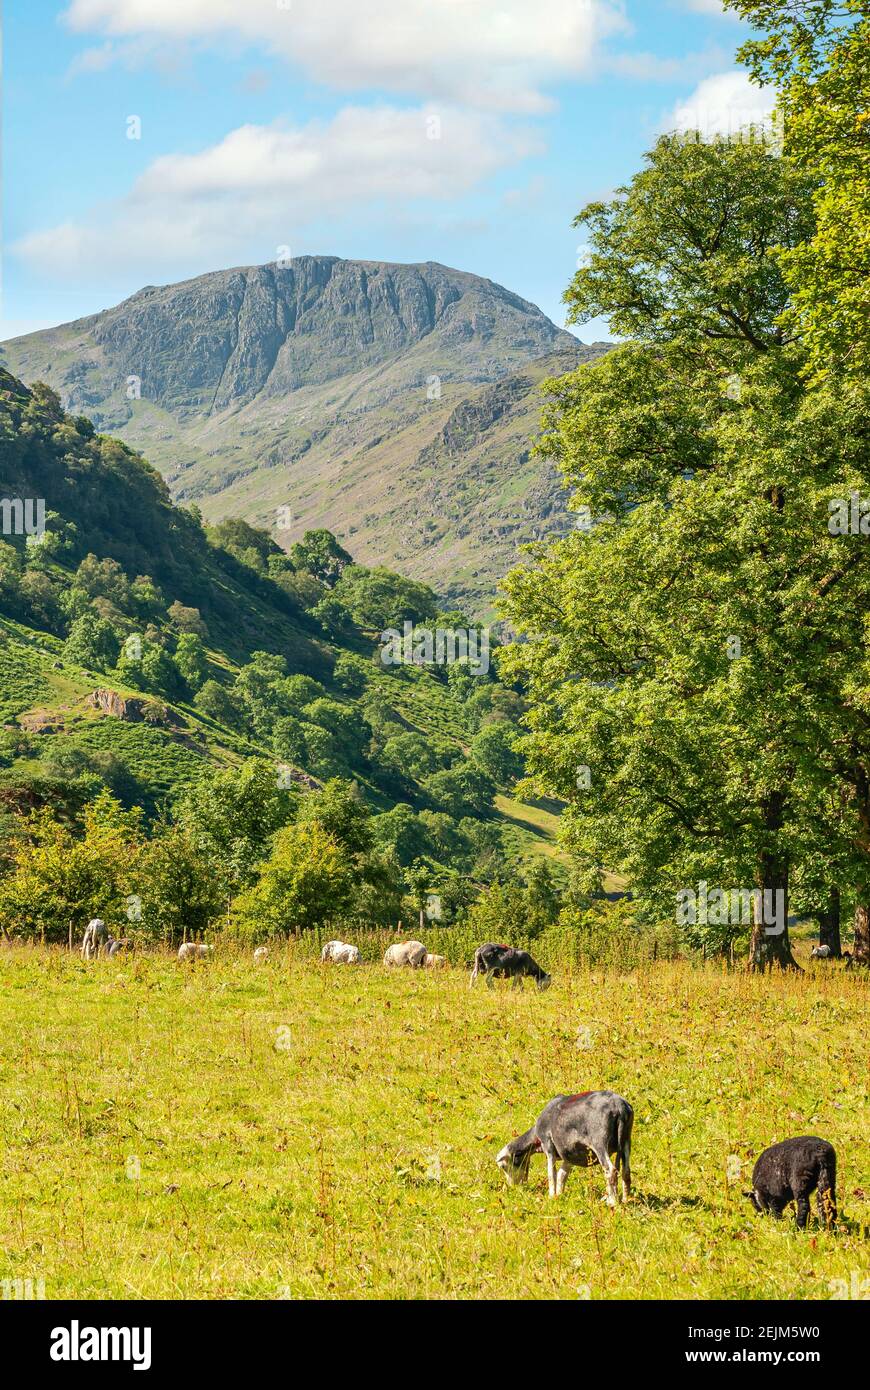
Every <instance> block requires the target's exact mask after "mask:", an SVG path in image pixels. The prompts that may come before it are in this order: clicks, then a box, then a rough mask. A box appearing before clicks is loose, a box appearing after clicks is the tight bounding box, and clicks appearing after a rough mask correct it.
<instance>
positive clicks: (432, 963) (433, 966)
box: [423, 951, 447, 970]
mask: <svg viewBox="0 0 870 1390" xmlns="http://www.w3.org/2000/svg"><path fill="white" fill-rule="evenodd" d="M423 964H424V966H425V967H426V969H427V970H443V969H444V968H445V966H446V965H447V957H446V956H436V955H430V954H429V952H428V951H427V953H426V959H425V960H424V961H423Z"/></svg>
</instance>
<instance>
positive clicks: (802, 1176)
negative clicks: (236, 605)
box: [743, 1135, 837, 1231]
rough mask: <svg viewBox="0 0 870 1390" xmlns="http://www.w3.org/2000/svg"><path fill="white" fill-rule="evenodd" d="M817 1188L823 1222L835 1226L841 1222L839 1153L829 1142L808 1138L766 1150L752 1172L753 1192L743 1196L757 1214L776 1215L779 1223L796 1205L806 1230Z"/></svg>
mask: <svg viewBox="0 0 870 1390" xmlns="http://www.w3.org/2000/svg"><path fill="white" fill-rule="evenodd" d="M814 1189H817V1192H816V1208H817V1210H818V1213H819V1220H820V1221H821V1222H822V1223H823V1225H825V1226H832V1225H833V1224H834V1222H835V1221H836V1220H837V1154H836V1151H835V1150H834V1146H833V1144H829V1143H828V1141H827V1139H817V1138H816V1137H815V1136H813V1135H804V1136H803V1137H802V1138H799V1139H783V1141H782V1143H780V1144H772V1145H771V1146H770V1148H769V1149H765V1150H764V1153H763V1154H762V1155H761V1157H760V1158H759V1159H758V1162H757V1163H756V1165H755V1167H754V1168H753V1170H752V1191H751V1192H745V1193H744V1194H743V1195H744V1196H745V1197H748V1198H749V1200H750V1202H751V1203H752V1205H753V1206H754V1207H755V1210H756V1211H757V1212H759V1213H760V1214H762V1215H763V1214H764V1213H765V1212H768V1211H769V1212H773V1215H774V1216H775V1217H776V1218H777V1220H778V1219H779V1218H780V1217H781V1216H782V1214H783V1212H784V1211H785V1209H786V1207H787V1206H788V1204H789V1202H794V1203H795V1206H796V1209H797V1224H798V1229H799V1230H801V1231H802V1230H803V1229H804V1228H805V1226H806V1224H807V1219H808V1217H809V1214H810V1194H811V1193H812V1192H813V1190H814Z"/></svg>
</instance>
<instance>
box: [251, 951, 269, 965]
mask: <svg viewBox="0 0 870 1390" xmlns="http://www.w3.org/2000/svg"><path fill="white" fill-rule="evenodd" d="M268 959H269V947H268V946H257V947H256V949H255V951H254V964H255V965H262V964H263V962H264V961H267V960H268Z"/></svg>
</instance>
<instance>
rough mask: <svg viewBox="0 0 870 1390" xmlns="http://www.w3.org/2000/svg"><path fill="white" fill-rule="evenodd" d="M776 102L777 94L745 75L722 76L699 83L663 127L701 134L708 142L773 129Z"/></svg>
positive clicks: (730, 74)
mask: <svg viewBox="0 0 870 1390" xmlns="http://www.w3.org/2000/svg"><path fill="white" fill-rule="evenodd" d="M774 101H775V93H774V92H773V90H772V89H771V88H769V87H756V86H754V85H753V83H751V82H750V81H749V78H748V77H747V76H746V73H745V72H740V71H738V70H736V69H735V71H733V72H720V73H716V74H715V75H714V76H713V77H705V78H704V80H703V82H699V83H698V86H697V87H696V88H695V90H694V92H693V93H692V95H691V96H690V97H688V98H687V100H686V101H681V102H678V103H677V105H676V106H675V107H674V108H673V110H672V111H671V112H670V114H669V115H668V116H667V117H666V118H665V120H664V122H663V123H662V125H663V129H664V130H669V131H670V130H676V131H679V132H681V133H685V132H687V131H694V130H698V131H700V132H701V134H702V135H703V136H704V137H705V138H706V139H710V138H711V137H712V136H715V135H736V134H738V132H739V131H745V130H747V129H749V128H750V127H759V126H769V125H770V119H771V114H772V112H773V106H774Z"/></svg>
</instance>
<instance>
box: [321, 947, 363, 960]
mask: <svg viewBox="0 0 870 1390" xmlns="http://www.w3.org/2000/svg"><path fill="white" fill-rule="evenodd" d="M320 959H321V960H322V961H324V962H326V961H332V962H333V964H334V965H359V961H360V956H359V946H349V945H348V943H347V942H346V941H327V943H326V945H325V946H324V948H323V950H322V951H321V952H320Z"/></svg>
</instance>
